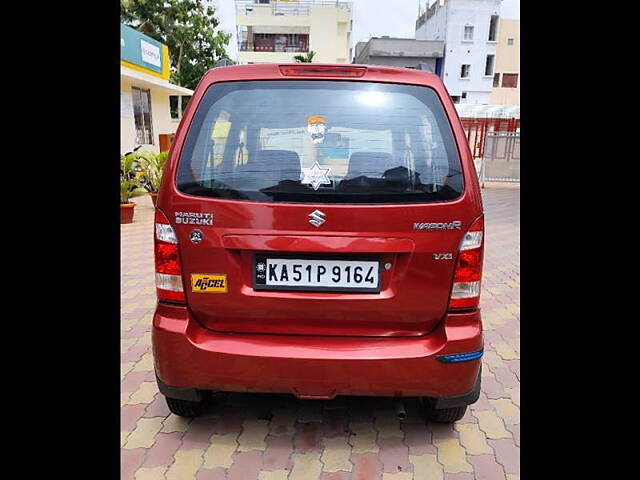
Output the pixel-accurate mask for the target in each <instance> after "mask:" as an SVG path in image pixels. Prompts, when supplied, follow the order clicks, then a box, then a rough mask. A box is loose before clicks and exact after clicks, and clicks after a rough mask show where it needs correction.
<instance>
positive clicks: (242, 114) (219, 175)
mask: <svg viewBox="0 0 640 480" xmlns="http://www.w3.org/2000/svg"><path fill="white" fill-rule="evenodd" d="M177 186H178V189H179V190H180V191H181V192H184V193H187V194H190V195H196V196H207V197H217V198H225V199H234V200H251V201H262V202H313V203H406V202H420V203H422V202H435V201H443V200H450V199H454V198H456V197H458V196H460V194H461V193H462V190H463V181H462V172H461V169H460V159H459V156H458V151H457V148H456V145H455V141H454V138H453V134H452V131H451V127H450V124H449V122H448V120H447V117H446V113H445V111H444V108H443V106H442V104H441V102H440V100H439V98H438V96H437V95H436V93H435V91H434V90H432V89H430V88H427V87H420V86H413V85H396V84H384V83H372V82H348V81H324V80H282V81H242V82H225V83H218V84H214V85H212V86H211V87H209V88H208V89H207V91H206V92H205V94H204V96H203V98H202V101H201V102H200V105H199V106H198V108H197V110H196V112H195V115H194V119H193V121H192V123H191V126H190V129H189V132H188V135H187V138H186V143H185V145H184V148H183V150H182V155H181V159H180V164H179V167H178V175H177Z"/></svg>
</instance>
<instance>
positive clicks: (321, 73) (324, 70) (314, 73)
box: [279, 65, 367, 77]
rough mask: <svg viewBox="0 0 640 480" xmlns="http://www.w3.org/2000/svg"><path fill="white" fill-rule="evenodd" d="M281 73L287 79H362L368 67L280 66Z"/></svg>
mask: <svg viewBox="0 0 640 480" xmlns="http://www.w3.org/2000/svg"><path fill="white" fill-rule="evenodd" d="M279 68H280V73H281V74H282V75H284V76H287V77H326V76H333V77H361V76H363V75H364V74H365V72H366V71H367V67H349V66H344V67H342V66H333V65H316V66H313V65H280V67H279Z"/></svg>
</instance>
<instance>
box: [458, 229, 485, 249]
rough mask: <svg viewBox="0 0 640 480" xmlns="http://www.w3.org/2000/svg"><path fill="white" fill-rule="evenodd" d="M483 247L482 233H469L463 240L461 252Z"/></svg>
mask: <svg viewBox="0 0 640 480" xmlns="http://www.w3.org/2000/svg"><path fill="white" fill-rule="evenodd" d="M480 245H482V232H467V233H465V235H464V237H463V238H462V244H461V245H460V250H471V249H473V248H478V247H479V246H480Z"/></svg>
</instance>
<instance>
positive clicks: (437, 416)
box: [428, 405, 467, 423]
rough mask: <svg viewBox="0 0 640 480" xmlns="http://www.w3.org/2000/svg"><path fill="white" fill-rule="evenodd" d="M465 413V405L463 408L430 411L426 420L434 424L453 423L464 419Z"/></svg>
mask: <svg viewBox="0 0 640 480" xmlns="http://www.w3.org/2000/svg"><path fill="white" fill-rule="evenodd" d="M466 411H467V406H466V405H465V406H464V407H454V408H439V409H437V410H436V409H432V410H431V411H430V412H429V418H428V419H429V420H431V421H432V422H435V423H453V422H457V421H458V420H460V419H461V418H462V417H464V414H465V413H466Z"/></svg>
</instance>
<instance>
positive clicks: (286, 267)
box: [254, 256, 380, 292]
mask: <svg viewBox="0 0 640 480" xmlns="http://www.w3.org/2000/svg"><path fill="white" fill-rule="evenodd" d="M254 288H255V289H258V290H259V289H265V290H307V291H346V290H348V291H354V292H379V291H380V262H379V261H377V260H327V259H313V260H312V259H299V258H270V257H266V256H256V257H255V261H254Z"/></svg>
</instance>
